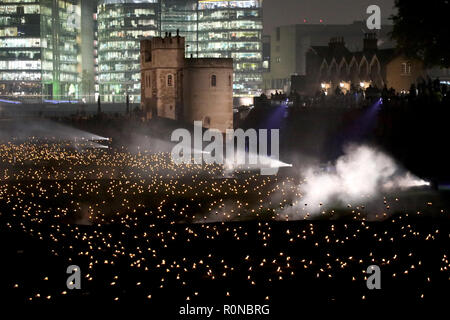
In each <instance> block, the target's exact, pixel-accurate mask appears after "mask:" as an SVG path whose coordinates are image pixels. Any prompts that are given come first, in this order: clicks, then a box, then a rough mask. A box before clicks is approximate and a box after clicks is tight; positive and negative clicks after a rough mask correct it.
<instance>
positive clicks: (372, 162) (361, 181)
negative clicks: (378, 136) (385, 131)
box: [299, 146, 429, 213]
mask: <svg viewBox="0 0 450 320" xmlns="http://www.w3.org/2000/svg"><path fill="white" fill-rule="evenodd" d="M401 171H402V170H401V169H400V168H399V166H398V165H397V164H396V163H395V161H394V160H393V159H392V158H390V157H389V156H388V155H386V154H384V153H382V152H380V151H378V150H375V149H373V148H371V147H368V146H350V147H349V148H347V149H346V152H345V154H344V155H343V156H342V157H340V158H339V159H338V160H337V161H336V164H335V166H328V167H327V168H326V169H323V168H322V169H309V170H307V172H306V175H305V181H304V183H303V184H301V185H300V191H301V193H302V195H303V198H302V199H301V200H300V202H299V203H301V204H302V205H307V206H308V211H309V212H310V213H317V211H318V210H320V207H322V206H326V205H328V206H329V205H333V206H336V205H347V204H352V203H355V202H359V201H361V200H363V199H365V200H367V199H370V198H376V197H378V196H380V195H381V194H382V192H386V191H390V190H393V189H405V188H410V187H416V186H426V185H429V183H427V182H426V181H424V180H422V179H419V178H418V177H415V176H414V175H412V174H411V173H409V172H407V173H404V172H403V173H402V172H401Z"/></svg>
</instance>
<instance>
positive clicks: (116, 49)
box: [97, 0, 160, 103]
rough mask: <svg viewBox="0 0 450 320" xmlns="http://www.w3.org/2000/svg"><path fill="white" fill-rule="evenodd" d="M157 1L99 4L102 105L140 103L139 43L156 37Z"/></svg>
mask: <svg viewBox="0 0 450 320" xmlns="http://www.w3.org/2000/svg"><path fill="white" fill-rule="evenodd" d="M159 13H160V3H159V2H158V0H100V1H99V5H98V9H97V20H98V82H99V91H100V92H99V94H100V96H101V99H102V101H105V102H113V103H117V102H124V101H125V100H126V96H127V95H129V97H130V101H131V102H139V101H140V93H141V82H140V79H141V78H140V61H139V54H140V40H141V39H143V38H148V37H153V36H157V35H159V32H160V31H159Z"/></svg>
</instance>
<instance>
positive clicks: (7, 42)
mask: <svg viewBox="0 0 450 320" xmlns="http://www.w3.org/2000/svg"><path fill="white" fill-rule="evenodd" d="M40 46H41V39H39V38H28V39H23V38H21V39H18V38H13V39H0V48H39V47H40Z"/></svg>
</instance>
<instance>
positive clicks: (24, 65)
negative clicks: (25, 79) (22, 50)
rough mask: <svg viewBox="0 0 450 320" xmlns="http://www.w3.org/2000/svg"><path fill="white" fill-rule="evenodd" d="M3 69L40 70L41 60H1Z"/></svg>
mask: <svg viewBox="0 0 450 320" xmlns="http://www.w3.org/2000/svg"><path fill="white" fill-rule="evenodd" d="M0 69H1V70H40V69H41V61H39V60H38V61H17V60H16V61H0Z"/></svg>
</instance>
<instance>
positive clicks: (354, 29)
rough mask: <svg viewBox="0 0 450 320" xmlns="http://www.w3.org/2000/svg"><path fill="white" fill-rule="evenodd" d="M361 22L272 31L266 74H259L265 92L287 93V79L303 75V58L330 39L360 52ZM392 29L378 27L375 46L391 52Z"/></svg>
mask: <svg viewBox="0 0 450 320" xmlns="http://www.w3.org/2000/svg"><path fill="white" fill-rule="evenodd" d="M368 31H369V30H367V27H366V24H365V22H363V21H355V22H354V23H352V24H348V25H331V24H297V25H288V26H281V27H278V28H276V29H275V30H274V31H273V32H272V34H271V37H270V71H269V72H266V73H264V74H263V78H264V85H263V88H264V90H265V91H266V92H269V91H274V90H281V91H289V90H290V85H291V76H293V75H299V76H302V75H306V54H307V52H308V50H309V49H310V48H311V47H312V46H324V45H327V44H328V41H329V39H330V38H333V37H335V38H337V37H344V38H345V39H346V42H347V48H349V49H350V50H352V51H358V50H362V42H361V37H363V36H364V34H365V33H367V32H368ZM390 31H392V26H384V25H383V26H382V27H381V30H380V31H378V35H377V38H378V42H379V43H378V46H379V47H380V48H391V47H393V46H394V43H393V42H392V41H391V40H390V37H389V32H390Z"/></svg>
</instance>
